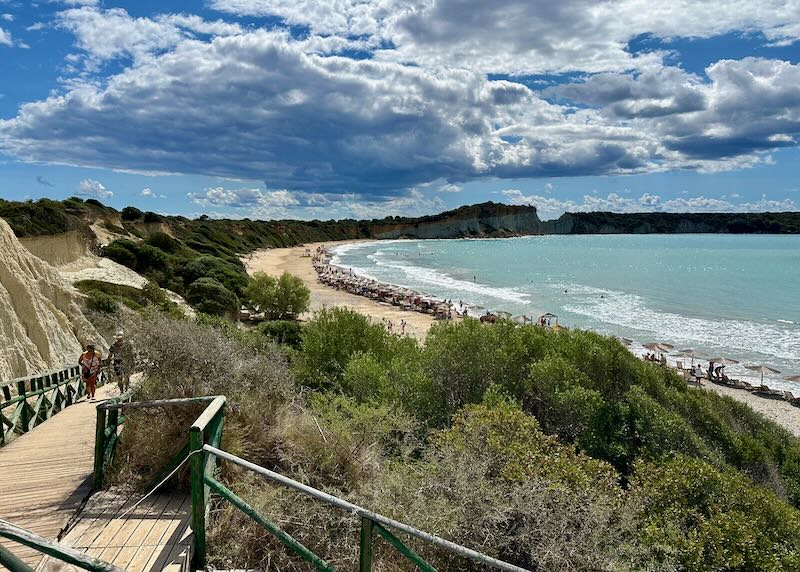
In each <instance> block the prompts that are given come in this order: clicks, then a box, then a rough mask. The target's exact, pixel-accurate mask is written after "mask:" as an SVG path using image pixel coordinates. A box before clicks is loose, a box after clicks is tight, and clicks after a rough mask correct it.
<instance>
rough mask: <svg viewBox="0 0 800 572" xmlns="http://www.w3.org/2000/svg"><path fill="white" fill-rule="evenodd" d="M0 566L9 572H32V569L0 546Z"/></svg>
mask: <svg viewBox="0 0 800 572" xmlns="http://www.w3.org/2000/svg"><path fill="white" fill-rule="evenodd" d="M0 565H2V566H5V567H6V568H8V569H9V570H10V571H11V572H33V568H31V567H30V566H28V565H27V564H25V563H24V562H23V561H22V560H20V559H19V558H17V557H16V556H14V553H12V552H11V551H10V550H9V549H8V548H6V547H5V546H3V545H2V544H0Z"/></svg>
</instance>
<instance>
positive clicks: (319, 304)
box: [242, 239, 800, 438]
mask: <svg viewBox="0 0 800 572" xmlns="http://www.w3.org/2000/svg"><path fill="white" fill-rule="evenodd" d="M363 242H376V240H375V239H358V240H342V241H325V242H314V243H308V244H304V245H301V246H295V247H288V248H273V249H264V250H257V251H254V252H252V253H250V254H249V255H248V256H246V257H243V258H242V262H243V263H244V265H245V268H246V270H247V273H248V274H253V273H255V272H266V273H267V274H271V275H280V274H282V273H283V272H289V273H290V274H293V275H295V276H297V277H299V278H300V279H301V280H302V281H303V283H304V284H305V285H306V287H308V289H309V290H310V292H311V296H310V303H309V311H308V312H306V313H305V314H304V315H303V316H301V318H303V319H308V318H310V316H311V315H313V313H314V312H316V311H318V310H321V309H323V308H326V307H334V306H343V307H347V308H350V309H352V310H355V311H357V312H360V313H362V314H364V315H366V316H369V317H370V318H372V319H373V320H374V321H376V322H385V323H388V321H392V322H393V324H398V325H399V324H400V321H401V320H404V321H405V322H406V334H408V335H412V336H414V337H415V338H417V339H418V340H419V341H424V339H425V336H426V334H427V332H428V330H429V329H430V328H431V326H432V325H433V324H434V323H435V320H434V317H433V315H430V314H423V313H421V312H418V311H413V310H404V309H401V308H400V307H398V306H393V305H391V304H389V303H387V302H378V301H376V300H372V299H370V298H366V297H364V296H361V295H357V294H352V293H350V292H347V291H344V290H338V289H335V288H333V287H331V286H327V285H325V284H323V283H322V282H321V281H320V280H319V279H318V278H319V274H318V272H317V270H316V269H315V267H314V264H313V260H314V254H315V253H316V251H317V249H318V248H323V249H326V250H327V249H330V248H332V247H335V246H340V245H343V244H353V243H363ZM307 249H308V250H309V251H310V253H311V255H310V256H304V254H305V253H306V250H307ZM395 331H399V328H397V329H396V330H395ZM631 353H633V352H631ZM634 355H636V354H634ZM637 357H640V356H638V355H637ZM705 381H706V383H705V384H704V385H703V386H702V389H705V390H707V391H713V392H715V393H717V394H719V395H723V396H728V397H731V398H733V399H735V400H736V401H739V402H742V403H745V404H747V405H749V406H750V407H751V408H752V409H753V410H755V411H757V412H759V413H761V414H762V415H764V416H765V417H767V418H768V419H770V420H771V421H773V422H775V423H777V424H778V425H780V426H782V427H783V428H785V429H786V430H787V431H789V432H790V433H791V434H793V435H794V436H795V437H798V438H800V407H797V406H795V405H792V404H791V403H790V402H788V401H785V400H783V399H775V398H773V399H770V398H768V397H761V396H759V395H758V394H754V393H751V392H749V391H747V390H745V389H740V388H735V387H730V386H725V385H718V384H715V383H712V382H710V381H708V380H705ZM796 397H800V396H796Z"/></svg>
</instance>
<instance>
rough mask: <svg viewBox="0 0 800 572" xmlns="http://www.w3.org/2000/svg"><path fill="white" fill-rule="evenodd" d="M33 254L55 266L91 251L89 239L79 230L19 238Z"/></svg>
mask: <svg viewBox="0 0 800 572" xmlns="http://www.w3.org/2000/svg"><path fill="white" fill-rule="evenodd" d="M19 241H20V243H21V244H22V246H24V247H25V248H26V249H27V250H28V251H29V252H30V253H31V254H33V255H35V256H36V257H37V258H41V259H42V260H44V261H45V262H47V263H48V264H52V265H53V266H61V265H64V264H69V263H70V262H74V261H76V260H78V259H79V258H81V257H82V256H87V255H89V254H90V253H91V248H92V245H91V244H90V242H89V239H88V238H87V237H86V236H84V235H83V234H81V233H79V232H78V231H75V230H71V231H69V232H62V233H60V234H50V235H43V236H31V237H25V238H20V239H19Z"/></svg>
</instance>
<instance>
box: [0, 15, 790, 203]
mask: <svg viewBox="0 0 800 572" xmlns="http://www.w3.org/2000/svg"><path fill="white" fill-rule="evenodd" d="M69 4H71V5H73V6H80V7H76V8H70V9H66V10H63V11H61V12H59V13H58V15H57V17H56V24H55V25H57V26H59V27H60V28H62V29H64V30H68V31H70V32H71V33H73V34H74V36H75V46H76V50H75V51H73V52H72V53H71V54H69V55H67V56H66V58H65V59H66V67H65V69H66V70H67V72H68V73H67V75H68V77H67V78H65V80H64V84H63V89H61V90H59V91H57V92H54V93H53V95H51V96H50V97H49V98H47V99H46V100H43V101H38V102H31V103H28V104H24V105H23V106H22V107H21V108H20V111H19V113H18V115H17V116H16V117H15V118H13V119H9V120H0V149H2V150H3V151H4V152H6V153H9V154H12V155H14V156H16V157H17V158H18V159H21V160H24V161H39V162H55V163H62V164H70V165H81V166H92V167H101V168H112V169H118V170H124V171H131V172H162V173H163V172H172V173H191V174H202V175H210V176H222V177H228V178H239V179H241V180H253V181H264V182H265V184H266V185H267V187H268V188H274V189H286V190H287V191H286V192H291V193H292V194H291V196H292V197H293V198H294V199H295V200H298V201H300V203H301V204H302V205H305V202H304V201H310V200H311V199H309V198H301V195H300V194H298V193H305V195H307V196H309V197H310V196H311V195H312V194H316V195H318V197H317V199H315V200H317V201H318V202H319V205H321V204H324V203H322V202H320V201H322V200H330V197H331V196H333V195H342V194H344V193H355V194H356V195H358V196H359V197H366V198H367V199H368V200H366V202H365V203H364V204H372V202H375V203H381V202H382V201H385V200H386V199H388V198H392V197H393V196H396V195H397V194H398V193H399V192H403V191H402V190H403V189H408V188H419V187H420V186H421V185H422V184H425V183H429V182H431V181H441V180H451V181H469V180H474V179H481V178H495V177H497V178H509V179H517V178H529V177H543V178H550V177H557V176H575V175H598V174H631V173H646V172H658V171H665V170H670V169H686V170H695V171H703V172H713V171H718V170H726V169H740V168H745V167H749V166H753V165H756V164H759V163H761V162H769V161H771V160H772V159H771V157H769V156H768V155H767V152H768V151H769V150H771V149H777V148H781V147H785V146H791V145H796V144H797V141H798V138H800V97H799V96H798V93H797V90H798V89H799V88H798V87H797V86H798V85H800V66H798V65H794V64H791V63H789V62H779V61H775V60H764V59H755V58H745V59H743V60H740V61H730V60H722V61H719V62H717V63H715V64H713V65H711V66H709V68H708V70H707V77H699V76H696V75H693V74H690V73H687V72H685V71H684V70H681V69H679V68H677V67H665V66H664V65H663V62H662V58H663V56H664V54H663V53H660V52H658V53H656V52H653V53H650V54H644V55H642V54H640V55H638V56H636V55H634V54H632V52H631V50H630V49H629V46H628V41H629V40H630V39H631V38H633V37H636V36H639V35H642V34H650V35H651V36H652V37H653V38H671V37H687V36H688V37H711V36H713V35H718V34H722V33H727V32H730V31H742V32H747V33H753V34H755V33H757V32H760V33H763V34H765V36H766V37H767V38H768V39H769V41H775V42H787V41H790V40H791V39H792V38H794V37H795V35H796V31H795V29H794V24H795V23H796V18H794V15H795V12H794V11H793V10H794V9H796V8H797V6H798V0H791V1H789V2H786V1H782V0H752V1H749V2H745V1H744V0H732V1H731V2H730V3H729V4H728V5H726V10H724V11H720V10H719V9H718V6H717V5H714V4H711V3H710V2H696V1H692V2H690V1H689V0H676V2H672V3H666V4H663V5H657V6H650V5H648V6H646V7H644V6H643V4H642V2H641V0H618V1H614V2H611V1H610V0H601V1H599V2H598V1H594V0H566V1H564V2H559V3H544V2H523V1H522V0H503V1H498V2H492V3H487V2H483V1H478V0H424V1H423V0H412V1H410V2H406V1H404V2H400V1H399V0H375V1H372V2H366V1H364V0H313V1H312V0H298V1H294V0H212V1H211V2H210V5H211V6H212V7H213V8H215V9H217V10H220V11H223V12H225V13H233V14H237V15H240V16H248V15H253V16H277V17H279V18H282V19H283V20H284V22H285V23H288V24H293V25H300V26H309V28H310V30H311V32H310V33H309V35H308V36H307V37H304V38H302V39H294V38H293V37H292V35H291V34H290V33H289V32H288V31H287V30H286V29H285V27H282V25H276V26H275V27H274V28H272V29H269V30H267V29H252V28H246V27H245V28H243V27H241V26H239V25H238V24H232V23H229V22H224V21H219V20H218V21H208V20H204V19H202V18H200V17H199V16H195V15H188V14H161V15H157V16H153V17H150V18H144V17H133V16H131V15H130V14H129V13H128V12H126V11H125V10H123V9H120V8H111V9H103V8H99V7H97V3H96V2H86V1H78V2H71V3H69ZM456 7H458V8H459V9H458V10H456V9H455V8H456ZM712 16H714V17H712ZM34 26H36V25H34ZM0 43H3V42H2V36H0ZM6 43H7V44H8V45H11V43H13V42H12V40H11V38H10V36H9V37H8V39H7V42H6ZM346 48H347V49H363V50H366V51H368V52H373V55H374V58H373V59H356V58H350V57H344V55H338V56H332V55H330V54H335V53H339V54H345V55H346V52H342V50H344V49H346ZM117 59H121V60H122V61H121V62H117V63H121V64H122V69H121V71H119V72H117V73H114V74H113V75H109V76H105V75H103V71H104V70H111V69H114V70H117V69H118V68H117V67H116V66H115V67H110V66H109V67H104V66H103V65H102V64H104V63H107V62H109V61H112V60H117ZM406 63H407V64H409V65H406ZM566 70H575V71H579V72H582V73H585V72H595V71H600V72H604V73H600V74H598V75H585V76H584V75H576V77H577V78H579V79H577V80H575V81H573V83H570V84H566V85H560V86H557V87H551V88H550V89H547V90H544V91H543V92H541V91H534V90H532V89H531V88H529V87H527V86H525V85H523V84H522V83H518V82H516V81H510V80H495V81H489V80H488V79H487V75H486V74H487V73H494V74H498V73H499V74H502V73H507V74H509V73H510V74H518V73H546V72H548V71H566ZM512 79H513V77H512ZM575 104H579V105H575ZM548 186H549V187H548ZM455 188H457V186H456V185H445V186H444V187H442V188H441V189H440V191H443V192H447V191H454V190H455ZM248 190H249V191H251V195H250V196H249V197H248V195H247V194H246V193H245V191H248ZM210 191H214V189H207V190H206V192H205V193H197V194H193V195H192V197H191V198H192V200H196V201H206V203H205V204H208V205H211V204H226V203H225V201H226V200H231V201H233V202H235V203H237V204H241V205H246V206H250V207H251V208H254V207H253V205H263V204H264V201H266V200H267V196H268V195H267V193H266V192H263V191H260V190H258V189H242V190H239V191H229V190H226V189H223V188H220V189H219V193H220V194H219V195H215V194H214V193H213V192H211V193H210V194H209V192H210ZM544 191H545V193H546V194H547V193H550V192H551V191H552V185H551V184H550V183H547V184H546V185H545V190H544ZM231 192H235V193H237V194H236V196H235V197H234V198H232V199H230V197H229V196H228V195H226V194H225V193H231ZM272 192H280V191H272ZM255 193H260V194H259V195H256V194H255ZM274 200H276V201H278V200H279V199H278V198H275V199H274ZM651 200H654V199H651ZM214 201H218V203H215V202H214ZM247 201H250V202H247ZM276 204H277V203H276ZM319 205H317V206H319ZM227 206H234V205H233V203H227ZM309 206H312V205H310V204H309ZM235 208H244V207H235Z"/></svg>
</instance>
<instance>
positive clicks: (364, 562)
mask: <svg viewBox="0 0 800 572" xmlns="http://www.w3.org/2000/svg"><path fill="white" fill-rule="evenodd" d="M371 570H372V521H371V520H370V519H368V518H367V517H366V516H362V517H361V539H360V542H359V554H358V571H359V572H371Z"/></svg>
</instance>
